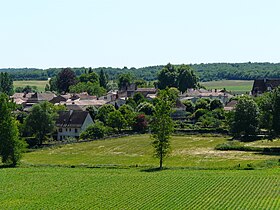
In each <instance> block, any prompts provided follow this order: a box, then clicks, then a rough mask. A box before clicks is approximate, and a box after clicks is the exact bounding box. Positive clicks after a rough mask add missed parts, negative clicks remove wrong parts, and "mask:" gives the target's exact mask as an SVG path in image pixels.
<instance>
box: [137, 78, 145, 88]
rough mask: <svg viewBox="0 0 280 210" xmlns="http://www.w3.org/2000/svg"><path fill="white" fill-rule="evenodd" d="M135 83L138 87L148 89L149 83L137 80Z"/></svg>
mask: <svg viewBox="0 0 280 210" xmlns="http://www.w3.org/2000/svg"><path fill="white" fill-rule="evenodd" d="M134 83H135V84H136V85H137V87H146V86H147V82H146V81H145V80H143V79H137V80H135V81H134Z"/></svg>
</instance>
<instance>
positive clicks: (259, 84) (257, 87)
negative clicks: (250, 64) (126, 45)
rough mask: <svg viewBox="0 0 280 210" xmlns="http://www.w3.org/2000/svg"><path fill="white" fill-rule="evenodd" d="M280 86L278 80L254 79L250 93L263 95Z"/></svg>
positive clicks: (279, 80)
mask: <svg viewBox="0 0 280 210" xmlns="http://www.w3.org/2000/svg"><path fill="white" fill-rule="evenodd" d="M278 86H280V79H255V80H254V84H253V88H252V92H253V93H264V92H266V91H268V90H269V89H270V90H273V89H275V88H276V87H278Z"/></svg>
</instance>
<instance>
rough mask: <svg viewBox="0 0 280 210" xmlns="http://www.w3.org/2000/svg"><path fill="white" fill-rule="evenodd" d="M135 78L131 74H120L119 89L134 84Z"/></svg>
mask: <svg viewBox="0 0 280 210" xmlns="http://www.w3.org/2000/svg"><path fill="white" fill-rule="evenodd" d="M132 81H133V78H132V75H131V74H120V75H119V77H118V87H119V89H122V88H125V87H127V86H129V85H130V84H132Z"/></svg>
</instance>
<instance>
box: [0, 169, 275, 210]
mask: <svg viewBox="0 0 280 210" xmlns="http://www.w3.org/2000/svg"><path fill="white" fill-rule="evenodd" d="M0 177H1V182H0V187H1V188H0V189H1V191H2V193H1V196H0V208H1V209H279V208H280V187H279V185H280V176H279V170H276V169H273V170H252V171H245V170H238V171H230V170H208V171H205V170H164V171H161V172H146V171H142V170H139V169H135V168H132V169H106V168H99V169H97V168H95V169H90V168H59V167H39V168H36V167H35V168H34V167H32V168H17V169H1V170H0Z"/></svg>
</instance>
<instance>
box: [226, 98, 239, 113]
mask: <svg viewBox="0 0 280 210" xmlns="http://www.w3.org/2000/svg"><path fill="white" fill-rule="evenodd" d="M237 103H238V101H237V100H231V101H230V102H228V103H227V104H226V105H225V106H224V110H225V111H232V110H234V109H235V107H236V104H237Z"/></svg>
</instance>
